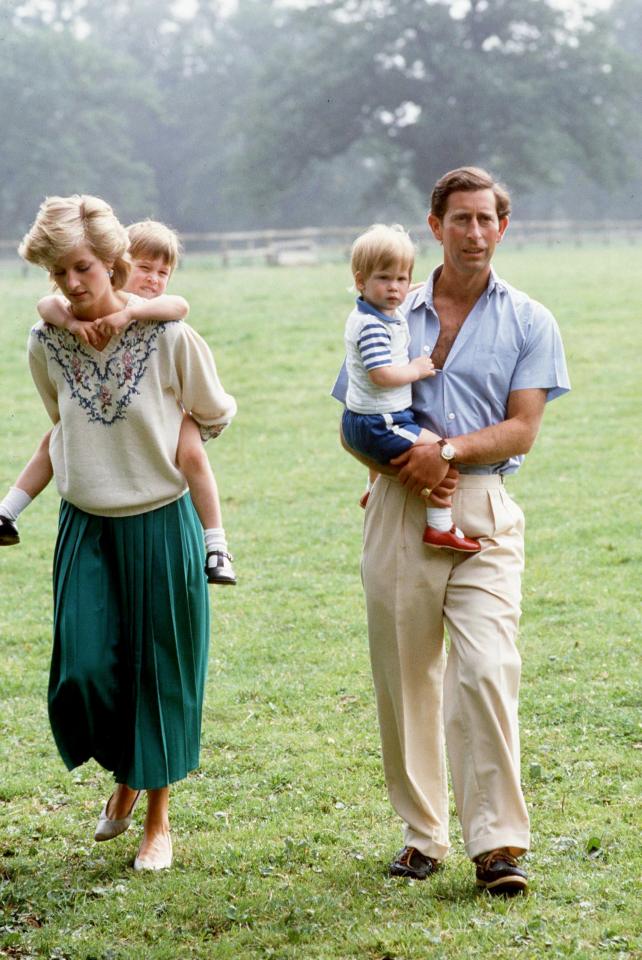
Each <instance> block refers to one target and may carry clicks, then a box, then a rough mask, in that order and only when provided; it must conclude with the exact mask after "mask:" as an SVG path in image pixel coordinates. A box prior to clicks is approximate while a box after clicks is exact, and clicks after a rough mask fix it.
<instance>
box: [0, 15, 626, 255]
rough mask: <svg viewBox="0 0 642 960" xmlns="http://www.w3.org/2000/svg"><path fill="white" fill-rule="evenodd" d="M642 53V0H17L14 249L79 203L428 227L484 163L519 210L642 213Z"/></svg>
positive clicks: (248, 224) (4, 31)
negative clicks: (45, 202) (57, 200)
mask: <svg viewBox="0 0 642 960" xmlns="http://www.w3.org/2000/svg"><path fill="white" fill-rule="evenodd" d="M605 4H606V6H605ZM640 51H642V4H641V3H640V2H639V0H612V2H610V3H609V2H608V0H602V8H601V9H597V10H596V9H594V7H591V6H583V5H582V4H581V2H570V0H567V5H566V7H563V6H562V7H560V6H559V0H558V4H556V3H554V0H317V2H315V0H312V2H307V3H305V4H304V3H302V2H301V0H299V2H298V3H296V4H292V3H284V2H275V0H238V2H237V3H232V2H230V0H226V2H224V3H219V2H216V0H183V2H179V3H176V2H170V0H126V2H123V0H111V2H109V3H106V2H105V0H33V2H29V0H27V2H15V0H0V131H1V134H2V142H1V145H0V239H3V240H5V241H6V240H9V239H11V240H13V239H17V238H19V237H20V236H21V235H22V233H23V232H24V231H25V230H26V229H27V228H28V226H29V225H30V224H31V222H32V221H33V219H34V216H35V214H36V211H37V207H38V205H39V203H40V202H41V200H42V199H43V197H44V196H46V195H48V194H62V195H65V194H70V193H95V194H98V195H99V196H102V197H104V198H105V199H107V200H108V201H109V202H110V203H112V204H113V206H114V207H115V209H116V211H117V213H118V215H119V216H120V218H121V219H122V220H123V222H125V223H128V222H131V221H132V220H137V219H140V218H142V217H146V216H151V217H155V218H158V219H161V220H164V221H165V222H167V223H169V224H171V225H172V226H173V227H175V228H177V229H178V230H180V231H182V232H207V231H223V230H248V229H264V228H279V227H287V228H290V227H303V226H324V225H337V226H340V225H344V224H354V223H357V224H358V223H370V222H372V221H373V220H377V219H383V220H391V219H392V220H400V221H402V222H403V221H405V222H416V221H417V220H419V219H421V217H422V214H423V212H424V210H425V208H426V205H427V200H428V197H429V194H430V189H431V187H432V184H433V183H434V181H435V179H436V178H437V177H438V176H439V175H440V174H442V173H444V172H445V171H446V170H448V169H451V168H452V167H455V166H459V165H460V164H464V163H474V164H479V165H482V166H486V167H488V168H489V169H490V170H492V171H493V172H494V173H495V174H496V175H498V176H499V177H500V179H502V180H503V181H504V182H505V183H506V184H507V185H508V186H509V188H511V190H513V191H514V193H515V194H516V199H517V202H516V205H515V211H514V212H515V214H516V216H518V217H520V218H530V219H538V218H541V219H544V218H549V217H557V218H560V217H567V218H571V219H600V218H611V219H613V218H630V219H636V218H638V219H639V218H641V217H642V205H641V196H642V172H641V170H640V162H639V157H640V153H641V147H642V119H641V117H642V114H641V111H640V104H641V99H642V98H641V96H640V94H641V91H642V58H641V53H640Z"/></svg>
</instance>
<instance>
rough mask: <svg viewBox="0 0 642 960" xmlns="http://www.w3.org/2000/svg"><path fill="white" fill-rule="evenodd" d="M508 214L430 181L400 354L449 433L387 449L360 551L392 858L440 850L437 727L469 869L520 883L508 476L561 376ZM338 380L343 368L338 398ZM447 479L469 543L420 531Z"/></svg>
mask: <svg viewBox="0 0 642 960" xmlns="http://www.w3.org/2000/svg"><path fill="white" fill-rule="evenodd" d="M509 214H510V198H509V196H508V194H507V193H506V191H505V190H504V189H503V188H502V187H501V186H500V185H499V184H497V183H496V182H495V181H494V180H493V179H492V177H491V176H490V175H489V174H488V173H486V171H484V170H480V169H478V168H475V167H462V168H459V169H457V170H453V171H451V172H450V173H447V174H446V175H445V176H444V177H442V178H441V179H440V180H439V181H438V182H437V184H436V186H435V188H434V191H433V194H432V200H431V211H430V214H429V216H428V224H429V226H430V229H431V231H432V233H433V235H434V236H435V238H436V239H437V240H438V241H439V242H440V243H441V244H442V245H443V253H444V256H443V261H444V262H443V265H442V266H439V267H437V269H436V270H435V271H434V272H433V274H432V276H431V277H429V279H428V281H427V283H426V284H425V285H422V286H421V288H420V289H418V290H415V291H414V292H412V293H411V294H410V295H409V297H408V298H407V300H406V302H405V304H404V311H405V312H406V315H407V318H408V324H409V328H410V335H411V343H410V351H409V352H410V357H411V358H412V357H418V356H421V355H422V353H423V352H424V350H425V348H426V347H428V350H429V352H430V353H431V356H432V360H433V362H434V364H435V367H436V368H437V370H438V373H437V375H436V376H435V377H431V378H427V379H425V380H418V381H417V382H416V383H415V384H413V404H412V406H413V410H414V411H415V415H416V419H417V421H418V422H419V423H420V424H421V426H424V427H426V428H427V429H429V430H432V431H434V432H435V433H437V434H438V435H439V436H440V437H441V438H442V439H441V440H440V442H439V443H433V444H428V445H423V446H414V447H411V448H410V450H409V451H408V452H407V453H405V454H403V455H402V456H401V457H398V458H397V459H396V460H394V461H392V463H393V465H394V467H395V468H396V470H397V471H398V473H397V476H391V477H388V476H381V477H380V478H379V480H378V481H377V482H376V484H375V486H374V488H373V491H372V493H371V495H370V499H369V501H368V506H367V510H366V519H365V529H364V548H363V565H362V573H363V582H364V589H365V594H366V606H367V615H368V633H369V639H370V653H371V661H372V671H373V678H374V685H375V692H376V698H377V710H378V715H379V726H380V733H381V742H382V749H383V760H384V769H385V775H386V783H387V787H388V793H389V797H390V801H391V803H392V805H393V806H394V808H395V810H396V811H397V813H398V814H399V815H400V816H401V817H402V819H403V820H404V821H405V824H406V827H405V834H404V842H405V846H404V848H403V850H401V851H400V853H399V854H397V856H396V857H395V859H394V861H393V862H392V864H391V866H390V873H391V875H393V876H404V877H412V878H414V879H417V880H423V879H425V878H426V877H428V876H430V875H431V874H432V873H433V872H434V871H435V870H436V869H437V868H438V867H439V865H440V863H441V861H442V860H443V859H444V857H445V856H446V854H447V852H448V796H447V779H446V766H445V758H444V747H443V742H444V733H445V740H446V745H447V749H448V756H449V761H450V769H451V776H452V782H453V789H454V794H455V801H456V805H457V812H458V815H459V819H460V821H461V825H462V831H463V837H464V843H465V847H466V852H467V854H468V856H469V857H470V858H471V859H472V860H473V861H474V862H475V864H476V879H477V884H478V885H479V886H480V887H483V888H484V889H486V890H488V892H489V893H492V894H503V895H512V894H514V893H521V892H523V891H525V890H526V887H527V876H526V872H525V871H524V870H523V869H522V868H521V867H520V866H519V864H518V857H519V856H520V855H521V854H523V853H525V851H526V850H527V849H528V846H529V821H528V813H527V810H526V805H525V802H524V797H523V794H522V790H521V786H520V758H519V729H518V717H517V703H518V692H519V677H520V665H521V661H520V656H519V653H518V650H517V646H516V637H517V628H518V622H519V616H520V597H521V572H522V569H523V556H524V541H523V529H524V518H523V514H522V511H521V510H520V508H519V507H518V506H517V504H516V503H514V501H513V500H512V499H511V498H510V497H509V495H508V493H507V492H506V489H505V487H504V477H505V476H506V475H508V474H511V473H514V472H515V471H516V470H517V469H518V468H519V465H520V463H521V460H522V459H523V455H524V454H525V453H527V452H528V451H529V450H530V448H531V446H532V444H533V442H534V440H535V438H536V436H537V433H538V430H539V427H540V424H541V420H542V416H543V413H544V406H545V403H546V401H547V400H551V399H553V398H554V397H557V396H560V395H561V394H563V393H566V392H567V391H568V389H569V381H568V375H567V372H566V364H565V360H564V352H563V347H562V343H561V339H560V335H559V331H558V328H557V325H556V323H555V320H554V318H553V316H552V315H551V314H550V313H549V311H548V310H546V309H545V308H544V307H543V306H541V304H538V303H536V302H535V301H533V300H531V299H530V298H529V297H528V296H527V295H526V294H524V293H521V292H519V291H517V290H515V289H514V288H512V287H510V286H509V285H508V284H507V283H505V282H504V281H502V280H500V279H499V277H498V276H497V275H496V274H495V273H494V271H493V270H492V268H491V260H492V257H493V253H494V251H495V247H496V245H497V244H498V243H499V242H500V241H501V239H502V237H503V235H504V233H505V231H506V228H507V226H508V219H509ZM344 387H345V384H344V382H343V378H342V377H341V376H340V378H339V380H338V381H337V384H336V385H335V390H334V395H335V396H337V398H338V399H342V398H343V391H344ZM377 469H379V470H381V467H377ZM455 482H457V487H456V491H455V493H454V497H453V511H454V517H453V518H454V522H455V523H456V524H457V526H459V527H461V529H462V530H463V532H464V535H465V536H466V537H472V538H478V539H479V541H480V544H481V550H480V551H479V553H476V554H473V555H462V554H460V553H455V552H453V551H450V550H439V549H435V548H433V547H430V546H425V545H424V544H423V543H422V530H423V525H424V523H425V510H424V501H423V500H422V498H421V497H420V496H417V494H419V493H420V492H421V493H422V494H423V496H427V495H428V494H429V493H430V491H432V495H431V499H432V502H433V503H434V504H435V506H444V505H447V503H448V502H449V495H450V493H451V492H452V490H453V488H454V486H455ZM444 626H446V628H447V630H448V635H449V638H450V647H449V650H448V653H447V655H446V649H445V644H444Z"/></svg>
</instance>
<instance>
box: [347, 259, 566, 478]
mask: <svg viewBox="0 0 642 960" xmlns="http://www.w3.org/2000/svg"><path fill="white" fill-rule="evenodd" d="M440 270H441V267H438V268H437V270H435V271H434V273H433V274H432V275H431V276H430V277H429V278H428V281H427V282H426V284H425V285H424V286H422V287H419V288H418V289H417V290H414V291H413V292H412V293H410V294H409V295H408V297H407V298H406V300H405V302H404V304H403V306H402V308H401V309H402V311H403V312H404V313H405V315H406V317H407V320H408V326H409V330H410V347H409V355H410V358H411V359H412V358H413V357H419V356H422V354H424V352H425V348H428V351H429V352H431V351H432V350H434V348H435V344H436V343H437V339H438V337H439V330H440V326H439V317H438V316H437V312H436V310H435V306H434V301H433V288H434V282H435V280H436V278H437V277H438V275H439V272H440ZM346 386H347V376H346V370H345V366H344V368H343V369H342V370H341V372H340V374H339V377H338V379H337V381H336V383H335V385H334V389H333V390H332V395H333V396H334V397H336V399H337V400H340V401H341V402H345V398H346ZM531 388H542V389H544V390H546V391H547V398H546V399H547V400H553V399H555V397H559V396H562V394H564V393H567V392H568V391H569V390H570V382H569V378H568V373H567V370H566V361H565V358H564V347H563V345H562V338H561V336H560V332H559V329H558V326H557V323H556V322H555V318H554V317H553V315H552V314H551V312H550V311H549V310H547V309H546V307H544V306H542V304H541V303H538V302H537V301H536V300H531V298H530V297H529V296H527V294H525V293H522V292H521V291H519V290H516V289H515V288H514V287H511V286H510V285H509V284H508V283H506V282H505V281H504V280H500V278H499V277H498V276H497V274H496V273H495V272H494V271H491V275H490V279H489V281H488V286H487V287H486V289H485V290H484V292H483V293H482V295H481V296H480V298H479V300H478V301H477V303H476V304H475V305H474V307H473V308H472V310H471V311H470V313H469V314H468V316H467V317H466V319H465V321H464V323H463V325H462V327H461V329H460V331H459V333H458V334H457V338H456V340H455V342H454V343H453V345H452V347H451V350H450V353H449V354H448V357H447V359H446V363H445V364H444V368H443V370H438V371H437V375H436V376H434V377H426V378H425V379H423V380H417V381H415V383H413V384H412V409H413V411H414V413H415V417H416V420H417V423H419V424H420V425H421V426H422V427H427V428H428V429H429V430H433V431H434V432H435V433H437V434H439V436H441V437H455V436H457V435H459V434H466V433H473V432H474V431H475V430H481V429H482V428H483V427H489V426H492V425H493V424H495V423H501V421H502V420H505V419H506V410H507V404H508V397H509V394H510V393H511V392H512V391H513V390H526V389H531ZM522 460H523V457H521V456H519V457H518V456H515V457H511V458H510V459H509V460H505V461H502V462H501V463H493V464H488V465H483V466H479V465H474V466H473V465H462V466H461V468H460V469H461V472H462V473H481V474H486V473H515V472H516V471H517V470H518V469H519V466H520V464H521V462H522Z"/></svg>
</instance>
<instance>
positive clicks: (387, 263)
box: [350, 223, 415, 280]
mask: <svg viewBox="0 0 642 960" xmlns="http://www.w3.org/2000/svg"><path fill="white" fill-rule="evenodd" d="M414 263H415V248H414V245H413V242H412V240H411V239H410V237H409V235H408V233H407V232H406V231H405V230H404V228H403V227H402V226H401V224H400V223H393V224H391V225H390V226H386V224H385V223H374V224H373V225H372V226H371V227H368V229H367V230H366V231H365V233H362V234H361V236H360V237H357V239H356V240H355V241H354V243H353V244H352V252H351V257H350V266H351V268H352V276H353V277H356V275H357V273H360V274H361V277H362V279H363V280H367V279H368V277H369V276H370V275H371V274H372V273H374V271H375V270H387V269H388V268H389V267H394V266H396V265H397V264H401V265H402V266H404V267H408V271H409V272H410V273H412V268H413V266H414Z"/></svg>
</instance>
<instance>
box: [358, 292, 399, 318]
mask: <svg viewBox="0 0 642 960" xmlns="http://www.w3.org/2000/svg"><path fill="white" fill-rule="evenodd" d="M357 310H358V311H359V313H369V314H370V316H372V317H377V319H378V320H383V321H384V322H385V323H401V320H400V318H399V317H398V316H397V315H396V312H395V316H394V317H389V316H388V315H387V314H386V313H382V312H381V310H377V308H376V307H373V306H372V304H371V303H368V302H367V300H364V299H363V297H357Z"/></svg>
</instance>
